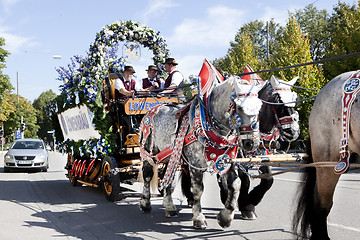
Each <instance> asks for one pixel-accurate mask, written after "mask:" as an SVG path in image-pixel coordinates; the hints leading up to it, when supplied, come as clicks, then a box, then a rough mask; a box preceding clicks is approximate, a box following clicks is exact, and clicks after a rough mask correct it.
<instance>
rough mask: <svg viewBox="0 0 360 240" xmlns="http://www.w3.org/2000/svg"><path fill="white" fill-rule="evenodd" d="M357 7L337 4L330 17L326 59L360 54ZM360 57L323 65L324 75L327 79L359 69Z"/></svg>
mask: <svg viewBox="0 0 360 240" xmlns="http://www.w3.org/2000/svg"><path fill="white" fill-rule="evenodd" d="M359 5H360V2H359V3H358V5H352V6H351V5H347V4H346V3H340V2H339V3H338V5H337V6H335V8H334V13H333V15H332V16H331V20H330V21H331V45H330V46H329V48H328V49H327V54H326V56H327V57H335V56H340V55H344V54H349V53H356V52H360V45H359V41H360V29H359V26H360V10H359ZM359 65H360V56H355V57H350V58H344V59H340V60H338V61H331V62H327V63H325V64H324V73H325V76H326V77H327V78H328V79H332V78H333V77H335V76H337V75H339V74H341V73H344V72H348V71H354V70H357V69H359Z"/></svg>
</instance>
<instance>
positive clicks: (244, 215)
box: [240, 211, 257, 220]
mask: <svg viewBox="0 0 360 240" xmlns="http://www.w3.org/2000/svg"><path fill="white" fill-rule="evenodd" d="M256 218H257V216H256V213H255V212H254V211H241V216H240V219H243V220H255V219H256Z"/></svg>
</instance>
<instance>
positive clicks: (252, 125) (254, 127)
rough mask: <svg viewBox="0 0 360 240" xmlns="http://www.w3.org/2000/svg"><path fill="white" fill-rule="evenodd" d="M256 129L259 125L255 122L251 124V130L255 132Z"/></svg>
mask: <svg viewBox="0 0 360 240" xmlns="http://www.w3.org/2000/svg"><path fill="white" fill-rule="evenodd" d="M258 128H259V124H258V123H257V122H254V123H252V124H251V129H253V130H257V129H258Z"/></svg>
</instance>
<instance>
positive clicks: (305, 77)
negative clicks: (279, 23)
mask: <svg viewBox="0 0 360 240" xmlns="http://www.w3.org/2000/svg"><path fill="white" fill-rule="evenodd" d="M306 62H311V54H310V45H309V40H308V38H307V37H306V36H304V34H303V33H302V31H301V29H300V26H299V25H298V24H297V22H296V20H295V18H293V17H290V18H289V21H288V23H287V25H286V28H285V31H284V33H283V35H282V36H281V38H280V40H279V42H278V45H277V52H276V54H275V55H274V56H273V61H272V64H273V66H272V67H273V68H276V67H284V66H291V65H296V64H300V63H306ZM277 75H278V77H280V78H281V79H283V80H291V79H292V78H294V77H295V76H299V80H298V81H297V85H298V86H301V87H305V88H311V89H320V88H321V87H322V86H323V85H324V84H325V80H324V77H323V74H322V72H321V71H320V70H319V68H318V67H317V66H315V65H309V66H305V67H298V68H291V69H286V70H283V71H281V72H279V73H277ZM294 90H295V91H296V92H297V93H298V96H299V97H300V98H301V99H305V98H308V97H310V96H313V95H315V94H314V92H312V91H306V90H302V89H294ZM312 104H313V101H306V102H302V103H300V104H299V106H298V111H299V115H300V128H301V130H302V133H301V138H305V137H307V135H308V133H307V129H308V117H309V114H310V111H311V106H312Z"/></svg>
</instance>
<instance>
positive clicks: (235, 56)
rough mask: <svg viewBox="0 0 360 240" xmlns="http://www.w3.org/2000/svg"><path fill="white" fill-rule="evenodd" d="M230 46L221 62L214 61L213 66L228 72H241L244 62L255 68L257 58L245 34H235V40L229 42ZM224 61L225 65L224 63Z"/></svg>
mask: <svg viewBox="0 0 360 240" xmlns="http://www.w3.org/2000/svg"><path fill="white" fill-rule="evenodd" d="M230 44H231V48H230V49H229V50H228V54H227V55H226V56H225V58H224V59H223V60H220V61H223V62H214V64H215V65H214V66H215V67H216V68H218V69H220V70H221V71H225V72H228V73H230V74H236V73H241V72H243V71H244V69H245V67H246V64H249V65H250V66H252V67H253V68H255V69H257V67H258V65H259V64H260V63H259V61H258V58H257V57H256V56H255V52H254V48H253V45H252V42H251V40H250V36H249V35H247V34H240V35H237V38H236V40H235V42H231V43H230ZM225 63H226V65H225Z"/></svg>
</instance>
